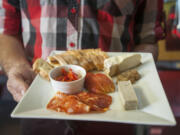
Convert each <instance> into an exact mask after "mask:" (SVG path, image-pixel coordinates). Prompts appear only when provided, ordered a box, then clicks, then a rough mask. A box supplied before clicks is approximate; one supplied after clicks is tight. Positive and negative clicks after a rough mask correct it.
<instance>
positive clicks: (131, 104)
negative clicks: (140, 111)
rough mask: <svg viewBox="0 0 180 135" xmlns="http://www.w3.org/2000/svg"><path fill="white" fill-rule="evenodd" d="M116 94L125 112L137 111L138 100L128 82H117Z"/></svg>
mask: <svg viewBox="0 0 180 135" xmlns="http://www.w3.org/2000/svg"><path fill="white" fill-rule="evenodd" d="M118 92H119V97H120V100H121V102H122V105H123V107H124V109H125V110H134V109H137V107H138V98H137V96H136V93H135V91H134V89H133V86H132V84H131V82H130V81H119V82H118Z"/></svg>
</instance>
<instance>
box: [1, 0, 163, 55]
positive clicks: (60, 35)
mask: <svg viewBox="0 0 180 135" xmlns="http://www.w3.org/2000/svg"><path fill="white" fill-rule="evenodd" d="M162 3H163V0H1V2H0V32H1V33H5V34H13V35H14V34H19V33H21V34H22V38H23V44H24V47H25V50H26V52H27V54H28V55H29V56H30V57H31V58H38V57H42V58H46V57H47V56H48V55H49V53H50V52H51V51H52V50H66V49H83V48H101V49H102V50H104V51H132V49H133V48H134V47H135V45H137V44H141V43H155V42H156V41H157V40H158V39H159V38H161V36H162V33H163V31H162V27H161V15H162Z"/></svg>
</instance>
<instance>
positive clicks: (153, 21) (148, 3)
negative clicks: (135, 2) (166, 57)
mask: <svg viewBox="0 0 180 135" xmlns="http://www.w3.org/2000/svg"><path fill="white" fill-rule="evenodd" d="M162 9H163V0H144V1H143V2H142V3H141V4H140V5H139V6H138V9H137V12H136V15H135V29H134V38H135V39H134V40H135V44H154V43H156V42H157V41H158V40H160V39H162V38H163V35H164V30H163V27H162V15H163V14H162Z"/></svg>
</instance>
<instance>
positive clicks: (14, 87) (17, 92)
mask: <svg viewBox="0 0 180 135" xmlns="http://www.w3.org/2000/svg"><path fill="white" fill-rule="evenodd" d="M7 76H8V81H7V88H8V90H9V92H10V93H11V94H12V96H13V98H14V100H16V101H17V102H19V101H20V99H21V98H22V96H23V95H24V93H25V92H26V91H27V89H28V87H29V85H30V84H31V82H32V81H33V79H34V77H35V73H34V72H33V70H32V68H31V67H30V65H16V66H13V67H12V68H10V70H9V71H8V73H7Z"/></svg>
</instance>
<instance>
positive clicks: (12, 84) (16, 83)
mask: <svg viewBox="0 0 180 135" xmlns="http://www.w3.org/2000/svg"><path fill="white" fill-rule="evenodd" d="M11 2H12V3H11ZM13 4H14V5H13ZM17 6H18V0H17V1H6V0H2V2H1V3H0V33H1V34H0V65H1V66H2V67H3V70H4V71H5V73H6V75H7V77H8V81H7V88H8V90H9V91H10V93H11V94H12V95H13V97H14V99H15V100H16V101H19V100H20V99H21V97H22V96H23V94H24V92H25V91H26V90H27V88H28V86H29V84H30V83H31V81H32V79H33V78H34V72H33V71H32V69H31V66H30V64H29V63H28V61H27V59H26V56H25V52H24V48H23V45H22V44H21V42H20V40H18V38H17V37H18V36H16V35H19V33H20V31H19V29H20V22H21V21H20V11H19V10H18V9H17Z"/></svg>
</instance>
